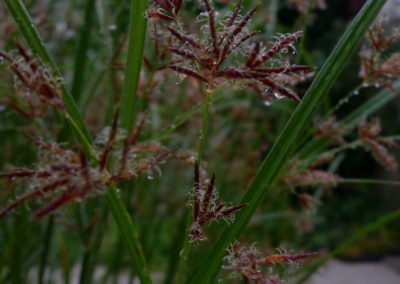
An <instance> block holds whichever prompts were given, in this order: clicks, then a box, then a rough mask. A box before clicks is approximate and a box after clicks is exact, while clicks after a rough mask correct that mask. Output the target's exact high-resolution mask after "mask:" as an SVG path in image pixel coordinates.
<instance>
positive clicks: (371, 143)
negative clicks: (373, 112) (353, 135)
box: [358, 118, 398, 171]
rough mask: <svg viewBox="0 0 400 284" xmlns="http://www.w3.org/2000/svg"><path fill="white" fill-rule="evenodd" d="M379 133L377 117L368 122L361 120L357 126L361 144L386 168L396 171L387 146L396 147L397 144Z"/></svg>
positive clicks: (393, 158)
mask: <svg viewBox="0 0 400 284" xmlns="http://www.w3.org/2000/svg"><path fill="white" fill-rule="evenodd" d="M380 133H381V123H380V120H379V118H375V119H373V120H372V121H371V122H369V123H368V122H367V121H366V120H363V121H361V123H360V125H359V127H358V137H359V139H360V140H361V142H362V143H363V145H364V146H365V147H366V148H367V149H369V150H371V152H372V155H373V157H374V158H375V159H376V160H377V161H378V162H379V163H380V164H381V165H383V166H384V167H386V168H387V169H388V170H390V171H396V170H397V167H398V164H397V161H396V159H395V157H394V156H393V155H392V154H391V153H390V152H389V150H388V149H387V147H397V146H398V144H397V143H396V142H395V141H393V140H391V139H388V138H385V137H381V136H379V134H380Z"/></svg>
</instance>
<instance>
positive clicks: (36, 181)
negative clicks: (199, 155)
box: [0, 112, 174, 217]
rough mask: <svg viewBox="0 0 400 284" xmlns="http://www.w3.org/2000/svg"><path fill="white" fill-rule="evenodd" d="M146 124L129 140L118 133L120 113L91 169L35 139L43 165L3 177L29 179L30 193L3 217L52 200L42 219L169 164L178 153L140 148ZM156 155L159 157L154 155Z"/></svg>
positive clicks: (77, 158)
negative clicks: (37, 200)
mask: <svg viewBox="0 0 400 284" xmlns="http://www.w3.org/2000/svg"><path fill="white" fill-rule="evenodd" d="M142 129H143V120H142V121H141V122H140V124H139V126H138V127H136V128H135V129H134V130H133V131H132V132H131V133H130V134H129V135H126V137H123V138H121V137H119V136H121V135H120V134H119V131H118V112H117V113H116V114H115V116H114V119H113V123H112V126H111V129H110V130H109V132H108V135H107V137H106V138H105V141H104V143H103V144H104V147H103V150H102V151H101V152H100V154H99V158H98V165H97V166H91V165H90V164H89V161H88V159H87V157H86V155H85V154H84V153H83V152H82V151H80V152H79V153H75V152H74V151H71V150H64V149H63V148H61V147H60V146H59V145H57V144H50V143H47V142H44V141H43V140H39V139H33V140H34V142H35V143H36V144H37V145H38V147H39V150H40V151H39V161H38V163H37V164H36V169H35V170H27V169H16V170H15V171H11V172H8V173H2V174H0V178H7V179H17V180H20V179H29V182H30V187H31V188H32V189H31V191H30V192H28V193H27V194H25V195H23V196H22V197H20V198H18V199H17V200H16V201H14V202H12V203H11V204H9V205H8V206H6V207H5V208H4V209H3V210H2V211H1V212H0V217H3V216H4V215H6V214H7V213H9V212H10V211H12V210H13V209H15V208H16V207H18V206H19V205H20V204H22V203H23V202H26V201H28V200H30V199H33V198H40V199H49V200H50V203H49V204H48V205H46V206H44V207H43V208H42V209H39V210H38V211H36V212H35V213H34V214H33V217H42V216H44V215H47V214H48V213H50V212H52V211H54V210H56V209H57V208H58V207H60V206H62V205H64V204H66V203H69V202H71V201H79V200H82V199H84V198H87V197H90V196H93V195H96V194H101V193H103V192H105V191H106V189H107V188H108V186H110V185H111V184H114V183H117V182H119V181H121V180H127V179H131V178H133V177H136V176H137V175H139V174H141V173H143V172H146V171H148V170H150V169H151V168H153V167H155V166H156V165H157V164H158V163H160V162H161V161H163V160H165V159H166V158H167V157H168V156H170V155H171V154H172V152H173V151H174V150H170V149H168V148H165V147H162V146H159V145H151V144H150V145H136V143H137V140H138V137H139V134H140V131H141V130H142ZM121 139H122V142H123V146H122V149H120V150H119V149H115V147H114V146H115V144H116V142H117V140H121ZM152 153H156V154H155V155H151V154H152ZM111 154H113V155H114V156H116V157H117V161H116V162H117V163H116V164H117V165H116V166H114V167H109V169H108V171H107V170H106V169H105V167H106V164H107V160H108V158H109V157H110V155H111Z"/></svg>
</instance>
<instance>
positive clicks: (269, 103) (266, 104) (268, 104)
mask: <svg viewBox="0 0 400 284" xmlns="http://www.w3.org/2000/svg"><path fill="white" fill-rule="evenodd" d="M271 104H272V103H271V101H264V105H265V106H270V105H271Z"/></svg>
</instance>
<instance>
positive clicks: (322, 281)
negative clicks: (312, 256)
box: [309, 258, 400, 284]
mask: <svg viewBox="0 0 400 284" xmlns="http://www.w3.org/2000/svg"><path fill="white" fill-rule="evenodd" d="M349 283H350V284H400V258H387V259H385V260H384V261H379V262H343V261H340V260H332V261H330V262H328V263H327V265H326V266H325V267H323V268H321V269H320V270H319V271H318V272H317V273H316V274H315V275H314V276H313V277H312V279H311V281H310V282H309V284H349Z"/></svg>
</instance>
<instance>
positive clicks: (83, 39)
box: [71, 0, 96, 102]
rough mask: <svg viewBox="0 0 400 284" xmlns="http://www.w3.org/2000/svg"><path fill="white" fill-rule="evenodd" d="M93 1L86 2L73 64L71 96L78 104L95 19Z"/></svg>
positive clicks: (87, 0)
mask: <svg viewBox="0 0 400 284" xmlns="http://www.w3.org/2000/svg"><path fill="white" fill-rule="evenodd" d="M95 15H96V13H95V0H86V4H85V20H84V21H83V23H82V26H81V27H80V32H79V37H78V44H77V51H76V56H75V63H74V76H73V79H72V88H71V90H72V96H73V97H74V99H75V101H77V102H80V97H81V92H82V87H83V82H84V79H85V70H86V63H87V52H88V49H89V46H90V36H91V31H92V27H93V23H94V18H95Z"/></svg>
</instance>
